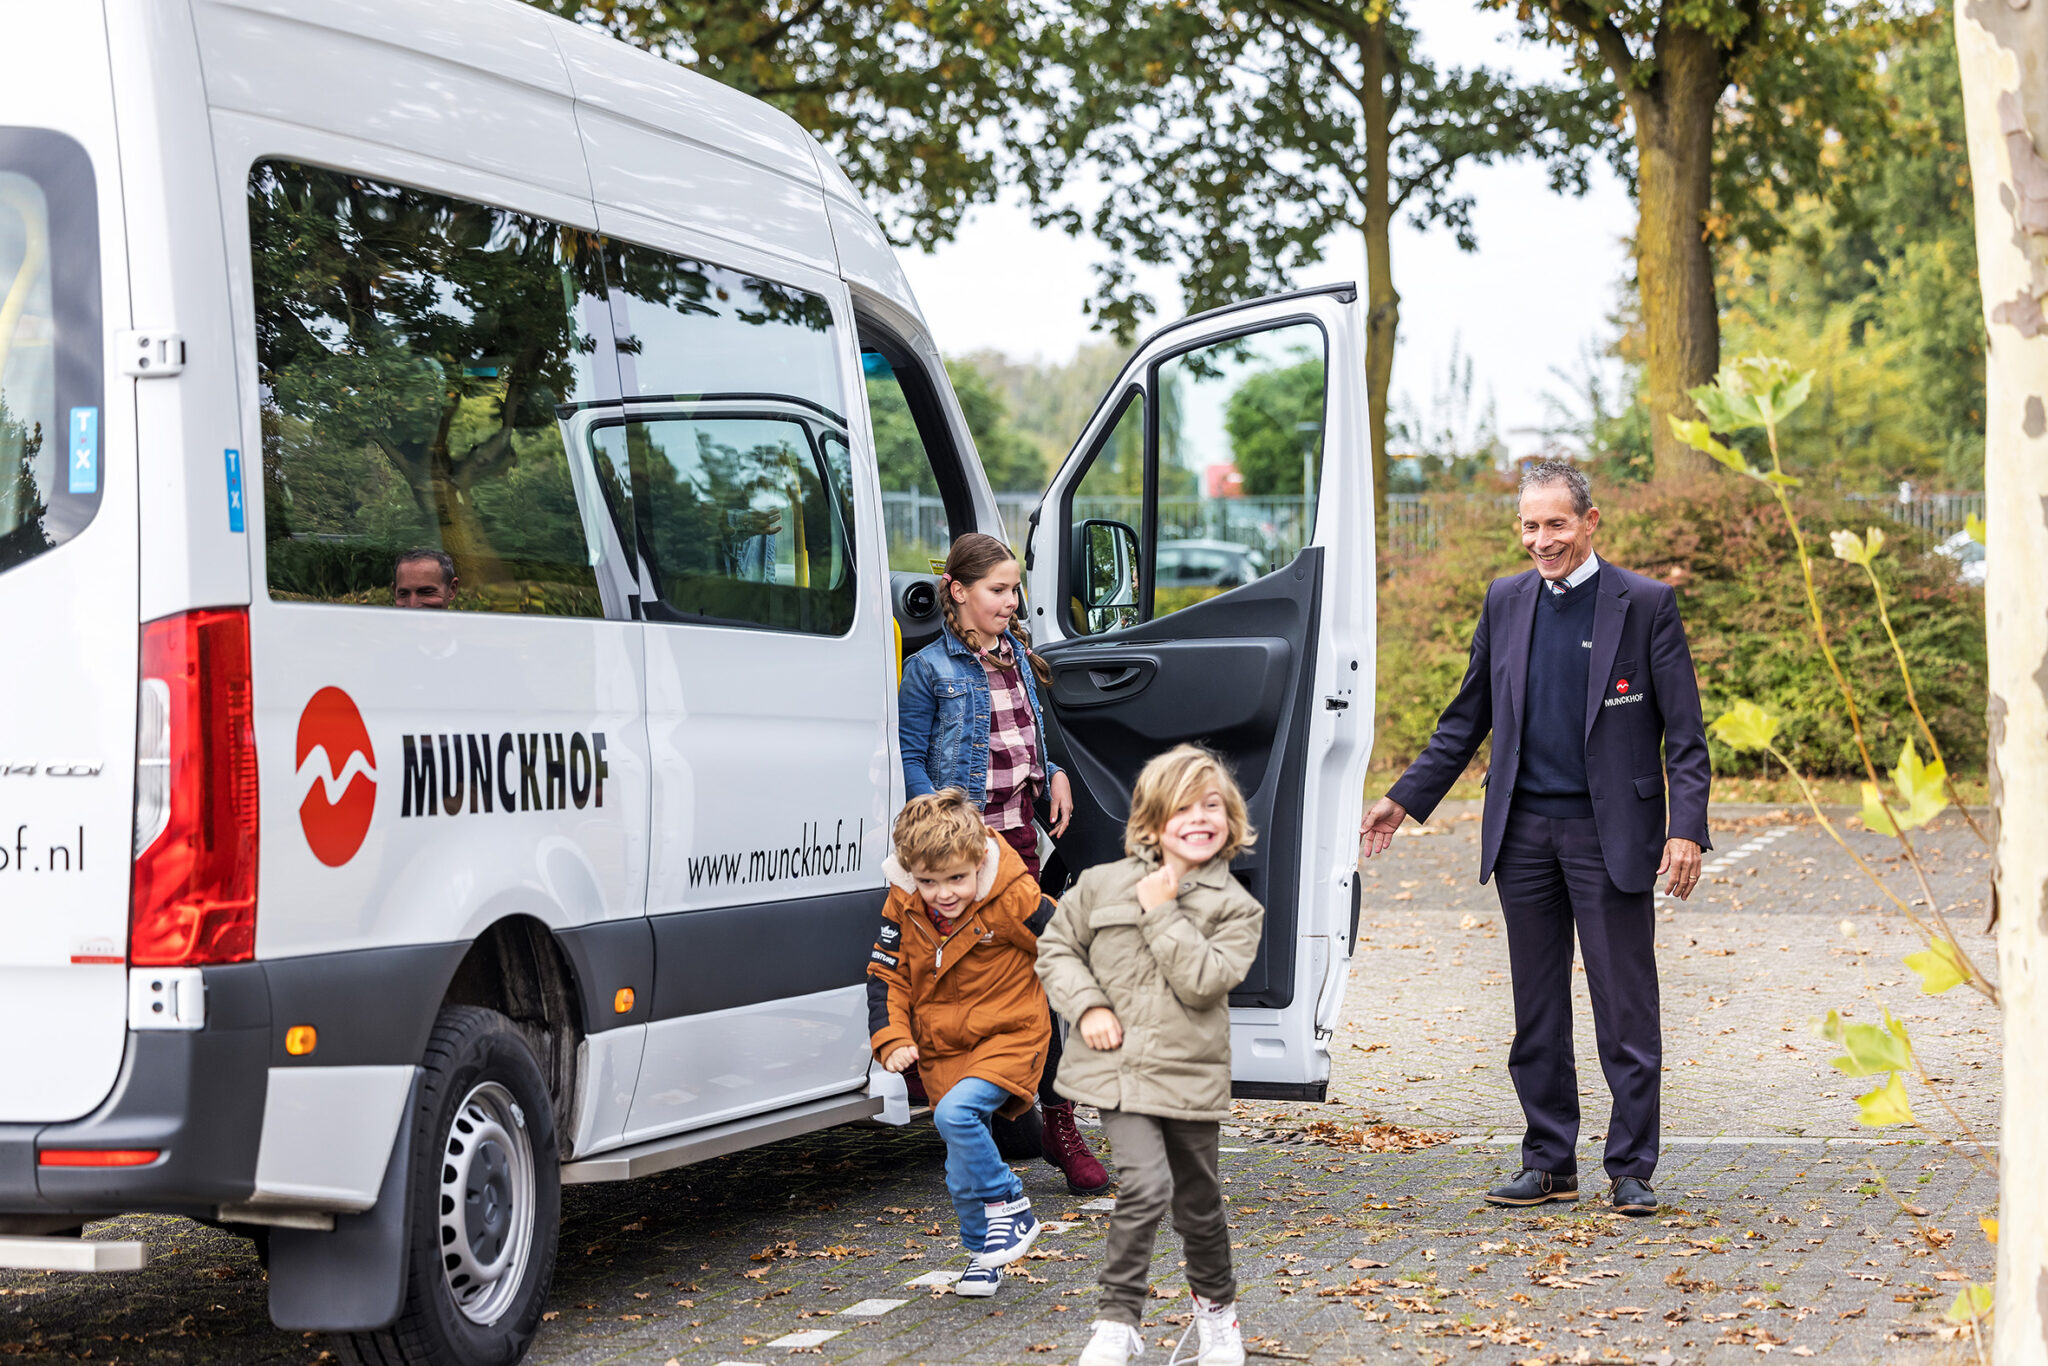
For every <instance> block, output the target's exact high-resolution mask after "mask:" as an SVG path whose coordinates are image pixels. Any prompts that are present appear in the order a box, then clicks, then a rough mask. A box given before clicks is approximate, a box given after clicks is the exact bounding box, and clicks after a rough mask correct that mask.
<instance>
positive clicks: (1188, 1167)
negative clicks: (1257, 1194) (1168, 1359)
mask: <svg viewBox="0 0 2048 1366" xmlns="http://www.w3.org/2000/svg"><path fill="white" fill-rule="evenodd" d="M1102 1128H1103V1131H1104V1132H1105V1133H1107V1134H1108V1135H1109V1145H1110V1148H1111V1149H1112V1150H1113V1152H1114V1156H1115V1161H1116V1182H1117V1185H1116V1212H1115V1213H1114V1214H1112V1215H1110V1217H1109V1260H1108V1262H1107V1264H1106V1265H1104V1266H1103V1268H1102V1299H1101V1302H1100V1304H1099V1306H1098V1308H1097V1310H1096V1317H1098V1318H1104V1319H1108V1320H1110V1321H1111V1322H1114V1323H1127V1324H1129V1325H1130V1326H1131V1327H1133V1328H1136V1327H1138V1326H1139V1325H1140V1324H1141V1323H1143V1322H1144V1320H1145V1294H1146V1291H1147V1289H1148V1288H1149V1286H1150V1282H1151V1274H1152V1243H1153V1239H1154V1238H1155V1237H1156V1236H1157V1234H1158V1232H1159V1220H1160V1218H1161V1217H1162V1216H1163V1215H1165V1213H1166V1210H1167V1206H1168V1205H1169V1204H1170V1205H1171V1206H1172V1207H1173V1227H1174V1229H1175V1231H1177V1232H1178V1233H1179V1234H1180V1239H1181V1244H1182V1246H1183V1247H1184V1248H1185V1249H1186V1251H1187V1262H1188V1288H1189V1289H1191V1290H1193V1291H1194V1292H1195V1293H1196V1294H1197V1295H1200V1296H1201V1297H1202V1298H1204V1299H1209V1300H1218V1301H1224V1302H1230V1301H1234V1300H1236V1299H1237V1281H1236V1279H1235V1278H1233V1277H1232V1276H1231V1274H1230V1222H1229V1220H1228V1218H1227V1217H1226V1215H1225V1213H1224V1209H1223V1183H1222V1182H1221V1181H1220V1180H1219V1179H1218V1178H1217V1174H1216V1161H1217V1158H1216V1145H1217V1141H1218V1135H1219V1132H1220V1126H1219V1125H1217V1124H1216V1123H1215V1121H1213V1120H1195V1119H1161V1118H1159V1117H1158V1116H1156V1115H1137V1114H1132V1113H1131V1112H1129V1111H1127V1110H1104V1111H1103V1112H1102Z"/></svg>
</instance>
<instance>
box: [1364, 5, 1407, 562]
mask: <svg viewBox="0 0 2048 1366" xmlns="http://www.w3.org/2000/svg"><path fill="white" fill-rule="evenodd" d="M1358 55H1359V59H1360V63H1361V65H1362V66H1363V67H1364V69H1365V70H1364V80H1363V88H1364V92H1365V100H1364V106H1365V107H1364V110H1363V118H1364V122H1365V185H1364V186H1363V188H1362V193H1361V196H1360V197H1361V198H1363V199H1364V201H1365V278H1366V304H1367V309H1366V315H1365V412H1366V425H1367V428H1368V429H1369V431H1370V433H1371V437H1372V520H1373V525H1374V526H1375V527H1378V528H1381V532H1380V543H1381V544H1382V545H1384V544H1385V543H1386V539H1385V527H1386V524H1387V395H1388V393H1389V391H1390V389H1391V388H1392V386H1393V382H1394V340H1395V335H1396V333H1397V332H1398V331H1399V329H1400V326H1401V296H1400V294H1399V293H1397V292H1396V291H1395V289H1394V247H1393V226H1394V222H1393V220H1394V206H1393V185H1392V183H1391V179H1390V175H1389V171H1388V166H1387V162H1388V154H1389V147H1390V145H1391V143H1392V141H1393V121H1394V104H1395V102H1394V101H1392V100H1389V99H1388V98H1387V74H1388V66H1389V62H1388V56H1389V53H1388V51H1387V21H1386V19H1385V18H1384V17H1382V18H1381V19H1380V20H1379V21H1378V22H1376V23H1372V24H1368V25H1367V26H1366V30H1365V41H1364V42H1363V43H1362V44H1361V45H1360V48H1359V54H1358Z"/></svg>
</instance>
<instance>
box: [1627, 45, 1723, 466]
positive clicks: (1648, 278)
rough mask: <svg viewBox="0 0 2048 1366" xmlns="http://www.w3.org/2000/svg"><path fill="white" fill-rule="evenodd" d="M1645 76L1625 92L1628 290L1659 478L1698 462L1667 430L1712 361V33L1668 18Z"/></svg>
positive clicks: (1719, 80) (1715, 82) (1716, 348)
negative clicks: (1630, 214) (1643, 353)
mask: <svg viewBox="0 0 2048 1366" xmlns="http://www.w3.org/2000/svg"><path fill="white" fill-rule="evenodd" d="M1657 56H1658V70H1657V76H1656V81H1655V83H1654V84H1653V85H1652V86H1651V87H1650V88H1649V89H1648V90H1644V91H1640V92H1638V93H1636V94H1633V95H1631V96H1630V98H1629V112H1630V113H1631V114H1632V115H1633V116H1634V118H1635V125H1636V175H1637V183H1638V189H1637V214H1638V219H1637V226H1636V288H1637V292H1638V294H1639V296H1640V297H1641V299H1642V308H1643V331H1644V333H1645V340H1646V342H1647V344H1648V347H1647V349H1648V356H1647V358H1646V363H1647V369H1648V372H1649V374H1648V377H1649V386H1650V445H1651V451H1652V453H1653V455H1654V457H1655V461H1656V478H1657V479H1658V480H1659V481H1660V482H1663V481H1678V482H1684V481H1688V480H1691V479H1693V478H1695V477H1696V476H1697V475H1698V474H1699V473H1700V472H1701V470H1702V469H1703V468H1704V465H1703V462H1702V459H1701V457H1699V456H1698V455H1696V454H1694V453H1693V451H1692V450H1691V449H1690V448H1689V447H1687V446H1685V445H1684V444H1682V443H1681V442H1680V441H1679V440H1678V439H1677V438H1676V437H1675V436H1673V435H1672V434H1671V424H1670V420H1669V419H1670V417H1671V416H1672V415H1673V414H1676V415H1677V416H1679V417H1693V416H1695V415H1696V414H1695V412H1694V410H1693V404H1692V400H1691V399H1690V398H1688V397H1687V396H1686V395H1687V391H1688V390H1690V389H1692V388H1694V387H1696V386H1698V385H1701V384H1705V383H1707V382H1708V381H1709V380H1711V379H1713V377H1714V371H1715V370H1716V369H1718V368H1719V366H1720V364H1721V328H1720V315H1719V313H1718V311H1717V310H1716V307H1715V303H1714V258H1713V253H1712V252H1711V251H1710V250H1709V249H1708V247H1707V241H1706V225H1707V210H1708V207H1709V205H1710V203H1711V201H1712V196H1713V173H1714V105H1715V102H1716V101H1717V100H1719V99H1720V96H1721V89H1722V86H1723V84H1724V80H1723V77H1722V72H1721V56H1720V52H1719V50H1718V49H1717V47H1716V45H1715V43H1714V40H1713V39H1712V38H1711V37H1709V36H1708V35H1707V34H1705V33H1702V32H1701V31H1699V30H1698V29H1693V28H1686V27H1680V26H1674V27H1673V28H1671V29H1670V31H1669V32H1667V33H1666V34H1665V36H1664V39H1663V41H1661V42H1660V43H1659V44H1658V49H1657Z"/></svg>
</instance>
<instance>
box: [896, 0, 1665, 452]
mask: <svg viewBox="0 0 2048 1366" xmlns="http://www.w3.org/2000/svg"><path fill="white" fill-rule="evenodd" d="M1414 8H1415V11H1416V12H1415V14H1414V20H1413V21H1414V22H1415V23H1416V24H1417V25H1418V27H1419V28H1420V30H1421V34H1422V44H1423V49H1424V51H1425V53H1426V54H1427V55H1428V56H1429V57H1430V59H1431V60H1432V61H1434V62H1436V63H1437V64H1439V65H1457V66H1476V65H1487V66H1492V67H1495V68H1505V69H1508V70H1511V71H1513V72H1515V73H1516V74H1518V75H1520V76H1522V77H1524V78H1527V79H1546V78H1547V79H1561V78H1562V74H1563V64H1562V61H1561V59H1560V57H1559V54H1557V53H1556V52H1554V51H1550V50H1547V49H1543V48H1539V47H1535V46H1531V45H1525V44H1523V43H1521V42H1520V41H1518V40H1517V38H1516V37H1515V34H1514V30H1513V25H1512V24H1511V23H1510V22H1509V21H1508V19H1507V18H1506V17H1505V16H1502V15H1500V14H1495V13H1481V12H1480V11H1479V10H1478V9H1477V8H1476V6H1474V5H1472V4H1470V3H1469V2H1468V0H1425V3H1423V4H1421V5H1418V6H1416V7H1414ZM1457 183H1458V188H1460V189H1461V190H1464V191H1467V192H1469V193H1471V194H1472V195H1473V196H1474V197H1475V201H1476V203H1475V207H1474V210H1473V215H1472V222H1473V227H1474V229H1475V231H1476V233H1477V236H1478V239H1479V249H1478V251H1476V252H1474V253H1470V254H1467V253H1465V252H1461V251H1459V250H1458V247H1457V244H1456V242H1455V241H1453V240H1452V238H1451V236H1450V234H1449V233H1447V232H1443V231H1441V230H1430V231H1426V232H1418V231H1416V230H1415V229H1414V228H1412V227H1410V226H1408V225H1407V224H1406V223H1405V222H1402V223H1399V224H1397V225H1396V228H1395V231H1394V241H1393V253H1394V284H1395V287H1396V288H1397V289H1399V290H1400V292H1401V334H1400V341H1399V344H1398V349H1397V351H1396V354H1395V361H1394V393H1395V395H1396V406H1397V407H1398V406H1399V399H1400V396H1401V395H1403V394H1406V395H1409V396H1410V397H1411V398H1412V400H1413V402H1414V404H1415V405H1416V406H1418V407H1427V405H1428V403H1429V401H1430V397H1431V394H1432V391H1433V389H1439V388H1441V387H1442V385H1443V375H1444V372H1445V369H1446V366H1447V364H1448V361H1449V358H1450V355H1451V351H1452V348H1453V347H1454V346H1460V347H1462V350H1463V352H1464V353H1465V354H1466V355H1467V356H1469V357H1471V358H1472V361H1473V375H1474V380H1475V384H1474V388H1475V390H1476V393H1477V396H1478V398H1480V399H1481V400H1482V401H1483V400H1484V398H1485V397H1487V396H1488V395H1489V394H1490V396H1491V397H1492V399H1493V401H1494V403H1495V407H1496V421H1497V423H1498V425H1499V428H1500V430H1501V433H1502V435H1503V436H1504V437H1505V438H1506V440H1507V442H1508V446H1509V449H1510V450H1511V451H1513V452H1514V453H1517V454H1520V453H1522V452H1525V451H1527V450H1530V449H1532V448H1533V447H1534V446H1536V445H1537V444H1538V441H1539V439H1538V438H1537V437H1536V436H1535V435H1534V434H1533V433H1531V432H1529V431H1528V430H1527V429H1528V428H1531V427H1534V426H1536V425H1537V424H1539V423H1541V422H1542V421H1543V420H1544V416H1545V405H1544V402H1543V396H1544V394H1545V392H1546V391H1556V392H1562V391H1563V390H1564V389H1565V387H1566V386H1565V385H1563V384H1562V383H1561V382H1560V381H1559V380H1557V379H1556V377H1554V376H1553V375H1552V374H1551V371H1550V367H1551V366H1553V365H1556V366H1560V367H1563V368H1564V369H1566V370H1567V371H1572V372H1576V371H1577V370H1579V369H1580V368H1582V362H1581V356H1582V353H1583V352H1584V351H1585V349H1586V348H1587V346H1588V344H1589V343H1591V344H1604V343H1605V342H1606V341H1607V340H1608V339H1609V338H1610V336H1611V335H1612V332H1613V328H1612V326H1611V324H1610V323H1609V322H1608V317H1609V315H1610V314H1611V313H1612V312H1613V311H1614V307H1615V301H1616V297H1617V295H1616V291H1617V287H1618V285H1619V284H1620V282H1621V280H1622V279H1623V278H1624V274H1625V271H1626V260H1625V250H1624V242H1625V239H1626V236H1627V234H1628V232H1629V231H1630V229H1631V227H1632V225H1633V221H1634V208H1633V206H1632V205H1631V204H1630V202H1629V199H1628V196H1627V194H1626V192H1625V191H1624V190H1623V188H1622V186H1621V184H1620V182H1619V181H1618V180H1616V179H1615V178H1614V176H1613V174H1612V173H1611V172H1609V171H1607V170H1606V169H1605V167H1601V168H1599V169H1598V170H1597V171H1596V174H1595V178H1594V181H1593V188H1592V190H1591V192H1590V193H1588V194H1587V195H1586V196H1585V197H1584V198H1580V199H1571V198H1564V197H1561V196H1558V195H1554V194H1552V193H1551V192H1550V190H1549V188H1548V186H1547V184H1546V183H1545V180H1544V175H1543V172H1542V169H1541V168H1540V167H1539V166H1536V165H1534V164H1529V163H1520V162H1517V163H1510V164H1507V165H1503V166H1493V167H1484V168H1479V169H1476V170H1471V171H1467V172H1464V173H1462V174H1461V175H1460V176H1459V178H1458V182H1457ZM1326 245H1327V250H1326V259H1325V260H1324V262H1323V263H1322V264H1321V265H1319V266H1317V267H1315V268H1314V269H1313V270H1312V271H1305V272H1303V273H1302V274H1301V275H1300V276H1299V277H1298V278H1297V280H1296V281H1295V283H1296V284H1298V285H1312V284H1321V283H1326V282H1329V281H1334V280H1356V281H1359V282H1360V283H1361V284H1362V283H1364V280H1365V253H1364V247H1363V243H1362V240H1361V238H1360V237H1359V235H1358V234H1357V233H1346V234H1344V235H1343V236H1341V237H1340V238H1337V239H1335V240H1333V241H1331V242H1330V243H1328V244H1326ZM1104 255H1105V253H1104V251H1103V249H1102V248H1101V246H1099V245H1098V244H1097V243H1095V242H1093V241H1092V240H1088V239H1075V238H1070V237H1068V236H1067V235H1066V234H1065V233H1062V232H1059V231H1057V230H1041V229H1038V228H1034V227H1033V226H1032V224H1031V220H1030V216H1029V215H1028V214H1027V213H1026V212H1025V211H1024V210H1023V209H1022V208H1021V207H1020V206H1017V205H1014V204H999V205H988V206H984V207H982V208H980V209H977V210H975V211H974V212H973V213H972V214H971V215H970V216H969V217H968V219H967V222H966V224H965V226H964V227H963V228H962V230H961V232H960V235H959V237H958V238H957V239H955V240H954V241H953V242H951V243H949V244H947V245H946V246H943V247H941V248H940V249H939V250H938V251H937V252H936V253H934V254H931V255H925V254H924V253H921V252H917V251H910V252H906V253H904V256H903V262H904V268H905V270H906V271H907V272H908V273H909V275H910V283H911V287H912V288H913V289H915V290H916V292H917V297H918V302H919V303H920V304H921V305H922V306H923V308H924V313H925V317H926V319H927V320H928V321H929V322H930V324H931V327H932V331H933V334H934V337H935V339H936V340H937V342H938V344H939V347H940V349H941V350H943V351H945V352H946V353H947V354H948V355H957V354H959V353H961V352H965V351H973V350H978V349H981V348H983V347H990V348H994V349H995V350H998V351H1002V352H1005V353H1007V354H1008V355H1010V356H1013V357H1016V358H1018V359H1032V358H1037V359H1040V360H1047V361H1061V360H1065V359H1067V358H1068V357H1070V356H1072V355H1073V353H1074V351H1075V349H1076V348H1077V347H1079V346H1080V345H1081V344H1082V343H1083V342H1084V341H1087V340H1090V339H1092V336H1093V334H1091V333H1090V332H1089V330H1088V323H1087V319H1086V318H1085V317H1084V316H1083V314H1082V305H1083V303H1084V302H1085V301H1086V300H1087V299H1088V298H1089V297H1090V296H1091V295H1092V294H1093V292H1094V284H1095V280H1094V276H1093V274H1092V272H1091V271H1090V270H1089V266H1090V263H1092V262H1094V261H1096V260H1099V259H1102V258H1103V256H1104ZM1141 278H1143V279H1144V283H1145V286H1146V288H1147V289H1148V291H1149V292H1150V293H1151V294H1152V295H1153V297H1154V298H1155V299H1157V300H1158V301H1159V302H1160V306H1161V310H1162V316H1161V317H1160V318H1159V319H1157V320H1156V321H1164V320H1166V319H1169V318H1171V317H1174V316H1177V315H1178V314H1179V312H1180V303H1179V294H1178V291H1177V290H1176V289H1175V288H1174V287H1173V280H1172V276H1171V275H1170V274H1166V273H1156V274H1154V275H1152V276H1150V277H1141Z"/></svg>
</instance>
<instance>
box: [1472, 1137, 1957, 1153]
mask: <svg viewBox="0 0 2048 1366" xmlns="http://www.w3.org/2000/svg"><path fill="white" fill-rule="evenodd" d="M1919 1141H1920V1140H1918V1139H1910V1138H1806V1137H1795V1136H1793V1135H1791V1134H1777V1135H1764V1134H1745V1135H1740V1136H1727V1135H1723V1136H1719V1137H1713V1138H1704V1137H1702V1138H1664V1139H1660V1140H1659V1142H1661V1143H1662V1144H1663V1145H1664V1146H1665V1147H1667V1148H1769V1147H1774V1146H1775V1147H1784V1146H1787V1145H1797V1146H1801V1147H1826V1146H1831V1145H1834V1144H1841V1145H1844V1146H1861V1147H1872V1148H1886V1147H1891V1146H1892V1145H1894V1144H1898V1143H1916V1142H1919ZM1521 1142H1522V1138H1521V1135H1519V1134H1516V1135H1513V1136H1507V1135H1497V1134H1485V1135H1477V1136H1471V1137H1466V1138H1454V1139H1452V1140H1451V1145H1452V1146H1453V1147H1457V1146H1461V1145H1464V1146H1482V1147H1495V1148H1513V1147H1518V1146H1520V1144H1521ZM1579 1146H1580V1147H1582V1148H1585V1149H1586V1150H1587V1151H1589V1152H1590V1151H1593V1150H1594V1149H1596V1148H1597V1147H1598V1146H1599V1145H1598V1144H1597V1143H1582V1144H1580V1145H1579ZM1985 1146H1987V1147H1989V1146H1991V1145H1990V1144H1986V1145H1985Z"/></svg>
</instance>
